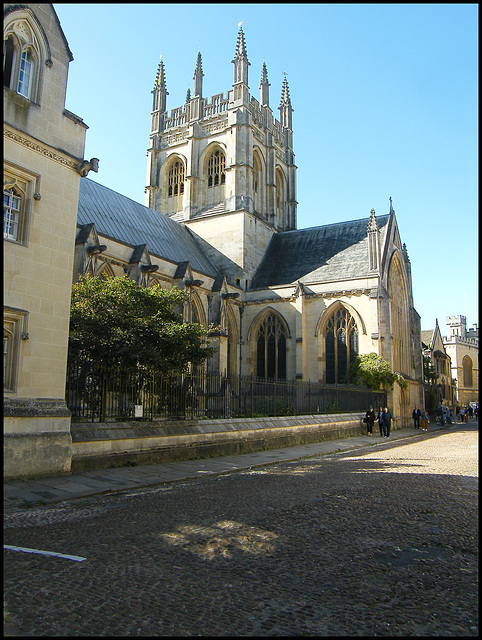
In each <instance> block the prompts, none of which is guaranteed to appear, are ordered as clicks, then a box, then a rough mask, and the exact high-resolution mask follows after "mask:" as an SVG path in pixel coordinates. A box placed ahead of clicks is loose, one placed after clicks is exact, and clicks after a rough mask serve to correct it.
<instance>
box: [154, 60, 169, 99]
mask: <svg viewBox="0 0 482 640" xmlns="http://www.w3.org/2000/svg"><path fill="white" fill-rule="evenodd" d="M155 86H156V87H160V88H161V89H163V90H164V91H166V75H165V72H164V62H163V61H162V54H161V56H160V58H159V64H158V65H157V75H156V83H155ZM166 93H167V91H166Z"/></svg>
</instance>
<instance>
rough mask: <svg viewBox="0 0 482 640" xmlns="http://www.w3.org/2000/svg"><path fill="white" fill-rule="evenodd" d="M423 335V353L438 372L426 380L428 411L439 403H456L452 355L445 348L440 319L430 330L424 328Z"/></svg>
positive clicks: (426, 405)
mask: <svg viewBox="0 0 482 640" xmlns="http://www.w3.org/2000/svg"><path fill="white" fill-rule="evenodd" d="M421 336H422V353H423V355H424V356H425V357H426V358H428V361H429V363H430V364H431V365H432V367H433V371H434V372H435V373H436V374H437V379H436V380H434V381H431V382H427V381H426V382H425V384H424V390H425V402H424V407H425V408H426V409H427V410H428V411H433V410H434V409H435V408H436V406H437V405H439V404H444V405H446V406H452V405H453V403H454V397H453V388H452V377H451V368H452V365H451V361H450V356H449V355H448V353H447V352H446V350H445V346H444V343H443V338H442V334H441V333H440V327H439V324H438V320H437V319H436V320H435V327H434V329H431V330H430V331H427V330H422V333H421Z"/></svg>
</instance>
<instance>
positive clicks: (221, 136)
mask: <svg viewBox="0 0 482 640" xmlns="http://www.w3.org/2000/svg"><path fill="white" fill-rule="evenodd" d="M232 63H233V65H234V75H233V85H232V88H231V89H229V90H228V91H227V94H226V97H224V94H223V93H219V94H216V95H214V96H212V97H211V98H210V99H209V100H208V99H207V98H205V97H204V96H203V86H202V85H203V77H204V73H203V69H202V58H201V53H198V56H197V60H196V66H195V70H194V77H193V80H194V86H193V93H192V94H191V91H190V89H188V91H187V95H186V99H185V102H184V104H183V105H181V106H180V107H176V108H174V109H171V111H170V113H169V114H168V111H167V108H166V96H167V95H168V92H167V89H166V77H165V69H164V63H163V61H162V59H161V61H160V63H159V66H158V70H157V76H156V81H155V85H154V89H153V92H152V93H153V108H152V114H151V133H150V145H149V149H148V163H147V181H146V184H147V186H146V206H148V207H150V208H151V209H155V210H157V211H159V212H160V213H162V214H164V215H167V216H170V217H172V218H174V219H175V220H177V221H178V222H181V223H183V224H186V225H187V226H189V227H190V229H191V230H192V231H193V232H194V233H195V234H196V235H197V236H199V237H200V238H201V239H202V240H203V241H204V243H203V247H204V248H205V250H206V252H207V253H208V255H210V257H212V258H213V259H214V258H215V262H216V264H217V265H218V266H219V268H220V269H221V271H222V272H223V274H224V275H225V276H226V278H227V279H228V281H231V282H232V284H238V285H240V286H244V287H245V286H247V284H248V283H249V281H250V279H251V277H252V275H253V274H254V271H255V270H256V268H257V266H258V265H259V263H260V261H261V259H262V257H263V256H264V253H265V251H266V248H267V246H268V244H269V241H270V239H271V236H272V235H273V233H276V232H279V231H289V230H293V229H296V205H297V203H296V166H295V163H294V153H293V132H292V113H293V108H292V105H291V98H290V95H289V88H288V82H287V79H286V76H285V77H284V81H283V84H282V90H281V102H280V106H279V112H280V116H279V120H277V119H275V118H274V117H273V112H272V110H271V108H270V105H269V86H270V85H269V82H268V71H267V67H266V64H265V63H264V62H263V64H262V69H261V82H260V86H259V89H260V99H259V101H258V100H257V99H256V98H254V97H253V96H251V95H250V91H249V85H248V69H249V66H250V62H249V61H248V55H247V51H246V43H245V37H244V32H243V29H242V27H240V28H239V31H238V36H237V43H236V50H235V55H234V58H233V60H232Z"/></svg>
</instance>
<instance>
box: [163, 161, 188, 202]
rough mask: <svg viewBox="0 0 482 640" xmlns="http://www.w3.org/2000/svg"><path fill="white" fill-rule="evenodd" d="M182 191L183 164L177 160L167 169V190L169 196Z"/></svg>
mask: <svg viewBox="0 0 482 640" xmlns="http://www.w3.org/2000/svg"><path fill="white" fill-rule="evenodd" d="M181 193H184V165H183V164H182V162H180V161H179V160H177V161H176V162H174V164H173V165H172V167H171V168H170V169H169V175H168V191H167V195H168V196H169V197H172V196H177V195H179V194H181Z"/></svg>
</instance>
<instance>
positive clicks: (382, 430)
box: [378, 407, 385, 438]
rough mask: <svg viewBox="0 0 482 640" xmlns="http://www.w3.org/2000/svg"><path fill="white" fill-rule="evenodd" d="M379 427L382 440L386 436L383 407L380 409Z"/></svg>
mask: <svg viewBox="0 0 482 640" xmlns="http://www.w3.org/2000/svg"><path fill="white" fill-rule="evenodd" d="M378 427H379V428H380V438H383V437H384V436H385V425H384V424H383V407H378Z"/></svg>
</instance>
